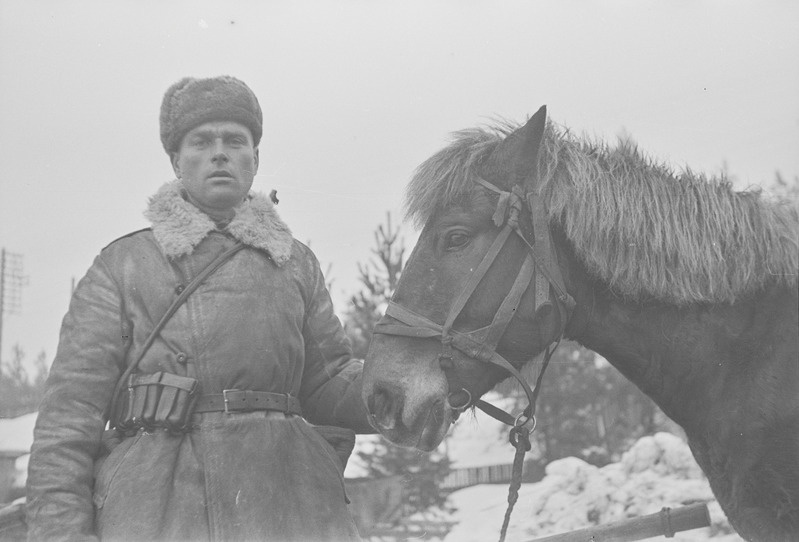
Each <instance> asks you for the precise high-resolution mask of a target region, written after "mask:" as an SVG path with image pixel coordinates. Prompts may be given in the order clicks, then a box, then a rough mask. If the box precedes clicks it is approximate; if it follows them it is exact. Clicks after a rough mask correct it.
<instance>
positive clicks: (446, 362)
mask: <svg viewBox="0 0 799 542" xmlns="http://www.w3.org/2000/svg"><path fill="white" fill-rule="evenodd" d="M475 182H477V183H478V184H480V185H481V186H483V187H484V188H487V189H488V190H491V191H492V192H496V193H497V194H498V195H499V200H498V202H497V207H496V210H495V212H494V216H493V220H494V224H495V225H496V226H498V227H499V226H501V227H502V230H501V231H500V233H499V235H497V237H496V238H495V239H494V241H493V243H492V244H491V246H490V247H489V249H488V251H487V252H486V254H485V256H484V257H483V259H482V261H481V262H480V264H479V265H478V266H477V268H476V269H475V270H474V271H473V272H472V274H471V275H470V276H469V279H468V280H467V282H466V285H465V286H464V288H463V291H462V292H461V293H460V295H458V297H457V298H456V299H455V301H454V302H453V304H452V307H451V308H450V310H449V313H448V315H447V318H446V320H445V321H444V324H438V323H436V322H434V321H432V320H430V319H429V318H427V317H425V316H422V315H420V314H417V313H416V312H414V311H412V310H411V309H408V308H406V307H403V306H402V305H400V304H399V303H395V302H394V301H391V302H389V304H388V307H387V308H386V316H389V317H391V318H393V319H394V320H396V321H398V322H399V323H398V324H396V323H384V322H382V321H381V322H379V323H378V324H377V325H376V326H375V328H374V331H373V333H375V334H384V335H396V336H403V337H411V338H419V339H426V338H434V339H440V341H441V354H439V363H441V365H442V368H444V369H445V370H446V369H447V368H451V366H452V349H453V348H455V349H456V350H458V351H460V352H462V353H463V354H464V355H466V356H467V357H469V358H472V359H475V360H478V361H481V362H487V363H493V364H494V365H497V366H499V367H502V368H503V369H505V370H506V371H507V372H508V373H510V375H511V376H513V377H514V378H515V379H516V380H517V381H518V382H519V384H520V385H521V386H522V389H523V390H524V393H525V395H526V396H527V401H528V405H527V407H526V408H525V409H524V411H523V412H522V413H521V414H519V415H518V416H516V417H514V416H512V415H511V414H509V413H507V412H505V411H503V410H501V409H499V408H497V407H495V406H493V405H491V404H489V403H487V402H485V401H483V400H482V399H477V400H476V401H472V396H471V393H470V392H469V391H468V390H466V389H465V388H464V389H463V391H465V392H466V393H467V395H468V396H469V399H468V401H467V402H466V403H465V404H464V405H463V406H461V407H453V406H452V405H450V408H453V409H454V410H459V411H462V410H465V409H467V408H469V406H471V405H472V404H473V405H474V406H476V407H477V408H479V409H480V410H482V411H483V412H485V413H486V414H488V415H489V416H491V417H493V418H495V419H497V420H499V421H501V422H502V423H505V424H506V425H509V426H511V430H510V434H509V440H510V443H511V444H512V445H513V446H514V448H515V449H516V453H515V455H514V460H513V474H512V477H511V485H510V489H509V494H508V509H507V511H506V513H505V520H504V522H503V526H502V530H501V533H500V542H502V541H504V539H505V534H506V532H507V527H508V522H509V520H510V514H511V511H512V510H513V506H514V504H515V503H516V500H517V499H518V490H519V487H520V486H521V474H522V467H523V465H524V454H525V453H526V452H527V451H529V450H530V447H531V445H530V433H532V432H533V431H534V430H535V426H536V418H535V408H536V406H535V405H536V399H537V398H538V393H539V390H540V387H541V381H542V379H543V376H544V371H545V370H546V368H547V366H548V365H549V361H550V358H551V357H552V354H553V353H554V352H555V350H556V349H557V347H558V345H559V344H560V340H561V338H562V337H563V332H564V330H565V328H566V324H567V323H568V321H569V318H570V317H571V313H572V310H573V309H574V305H575V303H574V299H572V297H571V296H570V295H569V293H568V292H567V291H566V288H565V285H564V282H563V277H562V275H561V272H560V268H559V267H558V265H557V256H556V254H555V250H554V248H553V246H552V241H551V238H550V231H549V225H548V223H547V219H546V215H545V213H544V212H543V206H542V204H541V203H540V199H539V198H535V197H534V194H533V193H532V192H529V193H527V194H526V195H525V194H523V188H522V187H521V186H520V185H516V186H514V187H513V189H512V191H511V192H507V191H504V190H501V189H500V188H498V187H496V186H494V185H493V184H491V183H489V182H488V181H485V180H484V179H481V178H479V177H478V178H477V179H476V180H475ZM525 204H527V206H528V209H529V210H530V216H531V222H532V226H533V235H534V242H533V243H532V244H531V243H530V242H529V241H528V240H527V238H526V237H525V236H524V233H523V232H522V230H521V227H520V226H519V215H520V213H521V210H522V207H523V206H524V205H525ZM514 232H515V233H516V234H517V235H518V236H519V237H520V238H521V239H522V241H523V242H524V244H525V245H526V246H527V248H528V253H527V254H526V255H525V258H524V262H523V263H522V266H521V268H520V269H519V273H518V275H517V276H516V279H515V280H514V282H513V285H512V286H511V288H510V291H509V292H508V294H507V295H506V296H505V299H504V300H503V301H502V303H501V304H500V306H499V309H497V312H496V314H495V315H494V318H493V319H492V322H491V324H490V325H489V326H487V327H483V328H479V329H475V330H473V331H468V332H461V331H458V330H455V329H453V328H452V326H453V324H454V323H455V320H456V319H457V317H458V316H459V315H460V314H461V312H462V311H463V309H464V308H465V307H466V304H467V303H468V301H469V299H470V298H471V297H472V295H473V294H474V291H475V290H476V289H477V287H478V285H479V284H480V282H481V281H482V280H483V278H484V277H485V275H486V274H487V273H488V270H489V269H490V268H491V265H492V264H493V263H494V261H495V260H496V258H497V256H498V255H499V253H500V251H501V250H502V248H503V247H504V246H505V244H506V243H507V241H508V239H509V238H510V236H511V234H512V233H514ZM531 286H532V287H533V288H534V293H535V308H534V311H535V313H538V311H539V309H540V308H541V307H543V306H544V305H550V306H554V308H556V309H557V311H558V323H559V327H560V329H559V331H558V334H557V337H556V339H555V340H554V341H553V342H552V343H551V344H550V346H549V347H547V349H546V350H545V354H544V361H543V364H542V367H541V371H540V372H539V374H538V377H537V379H536V384H535V388H534V389H533V388H531V387H530V385H529V384H528V383H527V381H526V380H525V378H524V377H523V376H522V374H521V373H520V372H519V371H518V369H516V368H515V367H514V366H513V365H512V364H511V363H510V362H509V361H508V360H506V359H505V358H504V357H502V356H501V355H500V354H499V353H497V351H496V348H497V345H498V344H499V341H500V339H501V338H502V336H503V334H504V333H505V330H506V329H507V327H508V324H510V322H511V320H512V319H513V317H514V315H515V314H516V310H517V308H518V307H519V304H520V302H521V299H522V296H523V295H524V293H525V292H526V291H527V290H528V289H529V288H530V287H531ZM552 292H554V293H555V303H553V302H552V295H551V294H552Z"/></svg>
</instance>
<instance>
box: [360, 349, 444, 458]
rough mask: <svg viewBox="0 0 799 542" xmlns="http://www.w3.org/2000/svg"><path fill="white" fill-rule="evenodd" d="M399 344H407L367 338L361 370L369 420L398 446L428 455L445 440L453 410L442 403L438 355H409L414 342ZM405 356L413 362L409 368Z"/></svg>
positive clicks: (411, 352)
mask: <svg viewBox="0 0 799 542" xmlns="http://www.w3.org/2000/svg"><path fill="white" fill-rule="evenodd" d="M399 342H403V343H406V342H407V340H406V341H403V340H402V339H399V338H394V337H385V336H379V335H378V336H375V337H373V339H372V344H371V347H370V349H369V353H368V354H367V356H366V360H365V363H364V370H363V400H364V403H365V404H366V407H367V409H368V411H369V422H370V423H371V424H372V427H374V428H375V429H376V430H377V431H379V432H380V433H381V434H382V435H383V436H384V437H385V438H386V439H388V440H389V441H391V442H392V443H394V444H396V445H398V446H404V447H408V448H416V449H419V450H422V451H432V450H434V449H436V448H437V447H438V445H439V444H440V443H441V441H442V440H444V437H445V436H446V435H447V432H448V431H449V427H450V425H452V423H453V422H454V421H455V419H456V418H457V412H456V411H454V410H453V409H452V408H451V407H450V406H449V403H448V402H447V393H448V389H449V388H448V383H447V380H446V376H445V375H444V372H443V371H442V370H441V369H440V367H439V364H438V358H437V355H436V356H430V354H429V353H427V355H424V354H422V353H421V352H418V353H415V352H413V350H414V349H415V346H416V344H414V343H418V341H412V342H407V344H397V343H399ZM396 353H401V356H402V359H399V356H398V355H397V354H396ZM415 354H418V355H415ZM405 356H411V358H412V359H414V364H413V370H411V367H409V365H408V364H407V360H406V358H405ZM395 358H396V359H395ZM428 358H430V361H429V362H424V361H422V360H426V359H428ZM403 361H405V362H404V363H403Z"/></svg>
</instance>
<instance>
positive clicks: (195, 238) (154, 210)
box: [144, 180, 293, 265]
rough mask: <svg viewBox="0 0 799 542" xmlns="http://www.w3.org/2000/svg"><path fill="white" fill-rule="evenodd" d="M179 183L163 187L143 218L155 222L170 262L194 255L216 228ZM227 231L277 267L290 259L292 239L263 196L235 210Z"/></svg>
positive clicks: (253, 197)
mask: <svg viewBox="0 0 799 542" xmlns="http://www.w3.org/2000/svg"><path fill="white" fill-rule="evenodd" d="M183 190H184V189H183V187H182V186H181V185H180V181H177V180H174V181H172V182H169V183H166V184H165V185H163V186H162V187H161V188H160V189H159V190H158V192H156V193H155V195H154V196H152V197H151V198H150V201H149V204H148V205H147V210H146V211H145V212H144V216H145V217H146V218H147V219H148V220H149V221H150V222H152V225H153V235H154V236H155V239H156V241H158V243H159V244H160V245H161V248H162V249H163V251H164V253H165V254H166V255H167V257H169V258H171V259H176V258H178V257H180V256H184V255H186V254H191V253H192V251H193V250H194V248H195V247H196V246H197V245H198V244H199V243H200V241H202V240H203V239H205V237H206V236H207V235H208V233H210V232H211V231H213V230H215V229H216V225H215V224H214V222H213V220H211V219H210V218H209V217H208V215H206V214H205V213H203V212H202V211H200V210H199V209H197V207H195V206H194V205H192V204H191V203H189V202H188V201H186V199H184V196H183V194H184V191H183ZM235 211H236V214H235V216H234V217H233V220H231V222H230V224H229V225H228V227H227V228H226V231H227V232H228V233H230V234H231V235H232V236H233V237H235V238H236V239H238V240H239V241H241V242H242V243H244V244H245V245H249V246H251V247H255V248H259V249H262V250H265V251H267V252H269V255H270V256H271V257H272V260H274V262H275V263H277V264H278V265H282V264H284V263H285V262H286V261H288V259H289V258H290V257H291V246H292V241H293V239H292V235H291V231H290V230H289V228H288V226H286V224H285V223H284V222H283V221H282V220H281V219H280V217H279V216H278V214H277V211H276V210H275V207H274V205H272V202H271V201H270V200H269V198H268V197H266V196H265V195H263V194H260V193H257V192H251V193H250V195H249V196H248V197H247V199H246V200H245V201H244V202H243V203H242V204H241V205H239V206H238V207H236V209H235Z"/></svg>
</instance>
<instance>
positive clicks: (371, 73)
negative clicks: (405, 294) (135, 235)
mask: <svg viewBox="0 0 799 542" xmlns="http://www.w3.org/2000/svg"><path fill="white" fill-rule="evenodd" d="M797 60H799V3H797V2H795V1H794V0H759V1H748V2H744V1H722V0H716V1H710V0H695V1H691V2H688V1H684V0H678V1H669V2H666V1H659V2H656V1H653V0H635V1H633V0H603V1H596V2H588V1H576V0H540V1H535V2H533V1H518V0H506V1H503V2H494V1H488V0H457V1H454V0H453V1H443V0H442V1H427V0H426V1H420V0H404V1H402V2H399V1H391V2H389V1H367V0H337V1H335V2H334V1H297V0H291V1H288V0H286V1H279V0H276V1H268V2H262V1H255V0H252V1H243V0H238V1H237V0H233V1H230V0H226V1H224V2H222V1H217V2H209V1H191V2H190V1H171V0H170V1H158V2H156V1H155V0H140V1H136V2H134V1H120V0H116V1H108V0H93V1H78V0H71V1H68V2H64V1H63V0H38V1H35V2H32V1H29V0H0V149H2V150H3V151H4V158H5V160H3V167H2V173H0V247H2V248H5V249H6V250H7V251H9V252H11V253H14V254H19V255H21V257H22V259H21V261H22V265H23V274H24V275H25V276H26V277H27V285H26V286H25V287H24V288H22V290H21V297H20V299H19V301H20V303H19V310H18V311H17V312H16V313H15V314H5V315H4V317H3V337H2V339H3V342H2V352H0V355H1V356H2V359H3V360H5V361H7V360H9V359H10V353H11V348H12V346H13V345H15V344H16V345H19V346H20V347H21V348H22V349H23V350H24V351H25V352H26V353H27V356H28V358H29V359H31V358H33V357H34V356H36V355H37V354H38V353H39V352H41V351H45V352H46V355H47V357H48V359H52V357H53V356H54V354H55V350H56V346H57V343H58V333H59V327H60V323H61V319H62V318H63V316H64V313H65V312H66V310H67V308H68V303H69V297H70V292H71V286H72V281H73V280H78V279H80V278H81V277H82V276H83V275H84V274H85V272H86V270H87V269H88V267H89V266H90V265H91V263H92V260H93V259H94V257H95V256H96V255H97V253H98V252H99V251H100V249H102V248H103V247H104V246H106V245H107V244H108V243H110V242H111V241H113V240H114V239H116V238H117V237H119V236H122V235H124V234H126V233H129V232H131V231H134V230H138V229H140V228H143V227H147V226H148V223H147V222H146V221H145V219H144V217H143V216H142V211H143V210H144V207H145V205H146V201H147V198H148V197H149V196H150V195H152V194H153V193H154V192H155V191H156V190H157V189H158V187H159V186H160V185H161V184H163V183H164V182H167V181H169V180H171V179H172V178H173V172H172V169H171V167H170V164H169V160H168V157H167V156H166V154H165V153H164V151H163V149H162V148H161V145H160V140H159V136H158V110H159V107H160V103H161V98H162V96H163V93H164V91H165V90H166V89H167V87H168V86H169V85H171V84H172V83H173V82H175V81H177V80H178V79H180V78H181V77H184V76H195V77H208V76H215V75H221V74H228V75H233V76H236V77H238V78H240V79H242V80H244V81H245V82H246V83H247V84H248V85H249V86H250V87H251V88H252V89H253V90H254V92H255V93H256V94H257V95H258V97H259V100H260V103H261V106H262V108H263V110H264V137H263V140H262V142H261V148H260V156H261V164H260V169H259V172H258V175H257V176H256V178H255V183H254V186H253V188H254V189H255V190H258V191H261V192H265V193H268V192H269V191H270V190H271V189H276V190H277V191H278V197H279V199H280V204H279V205H278V211H279V213H280V214H281V216H282V218H283V219H284V220H285V221H286V222H287V223H288V224H289V226H290V227H291V229H292V230H293V232H294V235H295V237H296V238H297V239H299V240H300V241H303V242H306V243H309V244H310V246H311V248H312V249H313V250H314V252H315V253H316V254H317V256H318V258H319V260H320V261H321V263H322V266H323V268H324V269H327V268H328V266H330V272H329V274H328V279H329V280H332V290H331V293H332V295H333V299H334V302H335V304H336V308H337V311H339V313H343V312H344V311H345V310H346V308H347V300H348V298H349V296H350V295H352V294H354V293H355V292H356V291H358V289H359V284H358V280H357V275H358V270H357V263H358V262H366V261H368V260H369V258H370V250H371V249H372V248H373V247H374V243H375V241H374V233H373V232H374V230H375V228H376V227H377V226H378V225H379V224H381V223H383V222H384V221H385V219H386V214H387V213H389V212H390V213H391V215H392V218H393V221H394V223H398V222H399V220H400V218H401V216H402V197H403V189H404V187H405V185H406V183H407V182H408V180H409V179H410V177H411V175H412V174H413V170H414V168H416V167H417V166H418V165H419V164H420V163H421V162H422V161H424V160H425V159H426V158H427V157H429V156H430V155H431V154H433V153H435V152H436V151H437V150H439V149H440V148H441V147H443V146H444V145H446V144H447V142H448V137H449V134H450V133H451V132H454V131H456V130H460V129H463V128H469V127H474V126H480V125H486V124H488V123H490V122H491V121H492V120H493V119H498V118H504V119H510V120H515V121H520V122H521V121H524V120H525V119H526V118H527V116H528V115H530V114H532V113H534V112H535V111H536V110H537V109H538V108H539V107H540V106H541V105H543V104H546V105H547V107H548V112H549V115H550V118H551V119H552V120H553V121H554V122H556V123H558V124H561V125H564V126H567V127H569V128H570V129H571V130H572V131H573V132H575V133H578V134H583V133H584V134H587V135H589V136H591V137H596V138H601V139H607V140H609V141H613V140H615V139H616V138H617V137H618V136H619V135H620V134H629V135H630V136H631V137H632V138H633V139H634V140H635V141H637V142H638V144H639V146H640V148H642V149H643V150H645V151H646V152H647V153H648V154H650V155H651V156H653V157H654V158H657V159H658V160H661V161H665V162H667V163H670V164H672V165H673V166H674V167H675V168H678V169H679V168H682V167H686V166H689V167H690V168H691V169H693V170H696V171H702V172H706V173H717V172H719V171H721V170H722V169H724V170H726V171H727V172H728V173H729V174H731V175H732V176H733V178H734V180H735V183H736V186H737V187H739V188H742V189H743V188H747V187H752V186H756V185H768V184H770V183H772V181H773V179H774V178H775V172H777V171H779V172H781V173H782V174H783V175H784V176H786V177H788V178H793V177H795V176H797V175H799V62H797ZM402 235H403V237H404V238H405V240H406V244H411V243H412V242H413V241H414V239H415V232H414V231H413V229H412V226H411V225H410V224H403V225H402Z"/></svg>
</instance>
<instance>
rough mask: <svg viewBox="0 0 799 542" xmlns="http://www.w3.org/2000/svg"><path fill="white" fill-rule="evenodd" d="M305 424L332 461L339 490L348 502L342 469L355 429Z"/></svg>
mask: <svg viewBox="0 0 799 542" xmlns="http://www.w3.org/2000/svg"><path fill="white" fill-rule="evenodd" d="M305 426H306V427H309V428H310V429H311V432H312V433H313V434H314V435H315V436H316V437H317V438H319V439H321V440H322V447H323V450H324V453H325V455H327V457H328V458H329V459H330V462H331V463H333V465H334V466H335V468H336V471H337V473H338V479H339V482H341V490H342V491H343V492H344V500H345V501H346V502H347V504H350V502H351V501H350V498H349V496H348V495H347V487H346V486H345V484H344V469H345V468H346V466H347V461H348V460H349V457H350V454H352V450H353V448H354V447H355V431H353V430H352V429H346V428H344V427H335V426H333V425H311V424H306V425H305Z"/></svg>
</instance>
